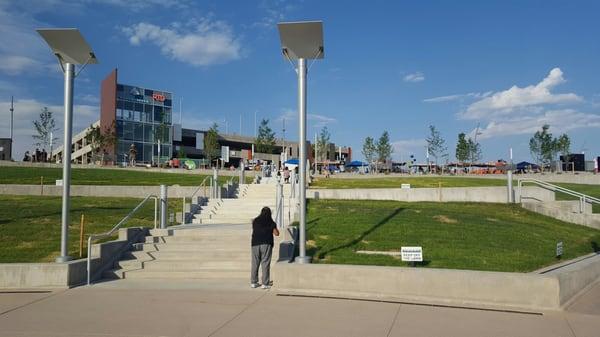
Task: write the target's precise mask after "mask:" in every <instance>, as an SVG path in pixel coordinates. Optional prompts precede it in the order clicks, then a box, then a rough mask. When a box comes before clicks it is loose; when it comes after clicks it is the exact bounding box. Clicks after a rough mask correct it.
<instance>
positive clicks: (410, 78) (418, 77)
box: [404, 71, 425, 83]
mask: <svg viewBox="0 0 600 337" xmlns="http://www.w3.org/2000/svg"><path fill="white" fill-rule="evenodd" d="M422 81H425V74H423V73H422V72H420V71H417V72H414V73H412V74H408V75H406V76H404V82H410V83H416V82H422Z"/></svg>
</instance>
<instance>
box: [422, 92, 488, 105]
mask: <svg viewBox="0 0 600 337" xmlns="http://www.w3.org/2000/svg"><path fill="white" fill-rule="evenodd" d="M492 93H493V92H492V91H487V92H484V93H481V92H470V93H467V94H456V95H447V96H438V97H431V98H426V99H424V100H423V102H426V103H440V102H451V101H462V100H464V99H478V98H484V97H488V96H489V95H491V94H492Z"/></svg>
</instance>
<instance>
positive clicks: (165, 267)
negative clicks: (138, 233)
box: [143, 258, 250, 271]
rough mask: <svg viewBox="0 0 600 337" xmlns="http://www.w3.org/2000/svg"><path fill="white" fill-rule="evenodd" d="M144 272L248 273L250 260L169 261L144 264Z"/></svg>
mask: <svg viewBox="0 0 600 337" xmlns="http://www.w3.org/2000/svg"><path fill="white" fill-rule="evenodd" d="M143 268H144V270H145V271H146V270H147V271H181V270H192V271H203V270H248V271H250V258H248V259H246V260H235V261H226V260H222V261H195V260H169V261H158V260H157V261H150V262H144V263H143Z"/></svg>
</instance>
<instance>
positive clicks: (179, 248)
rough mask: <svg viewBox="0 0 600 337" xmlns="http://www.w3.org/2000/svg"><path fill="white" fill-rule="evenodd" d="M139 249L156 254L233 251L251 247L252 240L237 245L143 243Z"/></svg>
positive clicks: (214, 242)
mask: <svg viewBox="0 0 600 337" xmlns="http://www.w3.org/2000/svg"><path fill="white" fill-rule="evenodd" d="M138 247H140V249H139V250H140V251H144V252H154V251H160V252H168V251H171V252H194V251H203V250H206V249H216V248H227V249H232V248H243V247H250V239H248V240H247V241H245V242H236V243H231V242H227V243H225V242H219V241H213V242H206V243H202V244H184V243H180V244H166V243H143V244H139V245H138Z"/></svg>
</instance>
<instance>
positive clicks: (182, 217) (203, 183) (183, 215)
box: [181, 176, 212, 225]
mask: <svg viewBox="0 0 600 337" xmlns="http://www.w3.org/2000/svg"><path fill="white" fill-rule="evenodd" d="M209 178H210V179H211V180H212V176H206V177H204V179H202V182H201V183H200V186H198V188H197V189H196V190H195V191H194V193H192V196H191V197H190V201H192V200H194V197H195V196H196V194H198V192H200V189H201V188H202V187H204V196H206V180H207V179H209ZM185 200H186V196H185V195H184V196H183V204H182V206H181V207H182V209H181V224H182V225H185Z"/></svg>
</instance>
